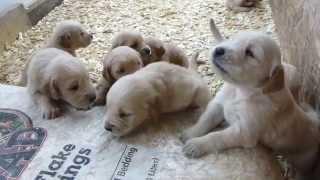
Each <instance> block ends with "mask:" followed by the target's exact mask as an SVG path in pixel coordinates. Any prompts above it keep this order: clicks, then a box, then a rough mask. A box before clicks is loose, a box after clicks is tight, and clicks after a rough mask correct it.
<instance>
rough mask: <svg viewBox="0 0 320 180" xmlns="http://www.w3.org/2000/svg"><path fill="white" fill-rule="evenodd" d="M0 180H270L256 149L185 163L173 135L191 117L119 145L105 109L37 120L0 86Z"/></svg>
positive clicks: (23, 98)
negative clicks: (106, 120) (105, 117)
mask: <svg viewBox="0 0 320 180" xmlns="http://www.w3.org/2000/svg"><path fill="white" fill-rule="evenodd" d="M0 108H1V109H0V138H1V141H0V180H15V179H23V180H53V179H57V180H106V179H113V180H154V179H164V180H167V179H168V180H171V179H187V180H189V179H190V180H197V179H199V180H208V179H213V180H232V179H237V180H239V179H241V180H242V179H243V180H278V179H282V178H281V175H280V174H281V173H280V170H279V166H278V164H277V163H276V162H275V161H274V160H273V158H272V156H270V155H269V153H267V152H265V151H264V150H262V148H256V149H250V150H244V149H235V150H228V151H225V152H222V153H219V154H211V155H208V156H204V157H202V158H200V159H189V158H186V157H185V156H184V155H183V154H182V152H181V149H182V143H181V142H180V141H179V139H178V138H177V137H178V134H179V133H180V132H181V131H182V130H183V129H185V128H186V127H188V126H190V124H191V123H192V122H194V120H195V119H197V116H198V115H196V114H192V113H190V112H184V113H178V114H172V115H164V116H163V117H161V118H162V120H163V121H161V123H159V124H152V125H151V124H147V125H145V126H144V127H141V128H139V130H137V131H136V132H134V133H132V134H130V135H129V136H128V137H126V138H115V137H112V136H111V135H110V133H109V132H107V131H105V130H104V128H103V124H104V122H103V119H102V117H103V114H104V108H105V107H95V108H93V109H91V110H89V111H71V112H69V113H68V114H66V115H65V116H63V117H61V118H58V119H54V120H43V119H41V116H40V115H39V111H38V109H37V108H36V107H35V106H34V104H33V103H32V102H31V101H30V97H29V96H28V95H27V93H26V89H25V88H21V87H15V86H7V85H0Z"/></svg>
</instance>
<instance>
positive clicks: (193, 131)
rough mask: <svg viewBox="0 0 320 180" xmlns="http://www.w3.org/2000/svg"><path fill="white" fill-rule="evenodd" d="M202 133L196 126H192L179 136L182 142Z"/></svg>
mask: <svg viewBox="0 0 320 180" xmlns="http://www.w3.org/2000/svg"><path fill="white" fill-rule="evenodd" d="M199 136H201V134H199V132H198V131H197V129H196V128H194V127H191V128H189V129H187V130H185V131H183V132H182V133H181V135H180V137H179V139H180V140H181V142H183V143H186V142H187V141H188V140H189V139H191V138H195V137H199Z"/></svg>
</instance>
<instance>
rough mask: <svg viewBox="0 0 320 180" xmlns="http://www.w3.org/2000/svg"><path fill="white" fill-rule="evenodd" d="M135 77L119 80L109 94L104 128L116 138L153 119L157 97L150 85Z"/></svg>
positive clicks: (129, 76)
mask: <svg viewBox="0 0 320 180" xmlns="http://www.w3.org/2000/svg"><path fill="white" fill-rule="evenodd" d="M134 76H135V75H128V76H125V77H123V78H121V79H119V81H117V82H116V83H115V84H114V85H113V86H112V87H111V89H110V91H109V92H108V95H107V106H106V109H107V111H106V114H105V116H104V120H105V124H104V127H105V129H106V130H107V131H110V132H111V133H112V134H113V135H114V136H124V135H127V134H128V133H130V132H132V131H133V130H134V129H136V128H137V127H138V126H139V125H141V124H142V123H143V122H144V121H146V120H148V119H150V118H151V117H152V114H151V112H152V109H153V104H154V103H155V102H156V95H155V93H152V91H150V88H151V85H150V84H149V83H147V82H143V81H141V79H138V78H135V77H134ZM151 90H152V89H151Z"/></svg>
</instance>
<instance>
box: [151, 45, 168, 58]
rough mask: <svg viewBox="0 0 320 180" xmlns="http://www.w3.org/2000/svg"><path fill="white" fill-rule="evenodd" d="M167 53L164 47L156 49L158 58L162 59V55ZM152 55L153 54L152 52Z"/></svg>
mask: <svg viewBox="0 0 320 180" xmlns="http://www.w3.org/2000/svg"><path fill="white" fill-rule="evenodd" d="M165 52H166V50H165V49H164V47H163V46H160V47H159V48H156V49H155V54H156V55H157V57H162V55H163V54H164V53H165ZM151 53H152V52H151Z"/></svg>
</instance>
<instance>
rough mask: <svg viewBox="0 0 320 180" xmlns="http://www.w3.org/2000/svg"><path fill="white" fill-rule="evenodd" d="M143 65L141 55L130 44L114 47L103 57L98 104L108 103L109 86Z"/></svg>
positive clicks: (98, 86)
mask: <svg viewBox="0 0 320 180" xmlns="http://www.w3.org/2000/svg"><path fill="white" fill-rule="evenodd" d="M142 67H143V63H142V60H141V58H140V55H139V53H138V52H137V51H135V50H134V49H132V48H130V47H128V46H119V47H117V48H115V49H112V50H111V52H110V53H108V54H107V55H106V56H105V57H104V58H103V71H102V76H103V78H102V79H101V80H100V81H99V83H98V85H97V87H96V89H97V98H96V101H95V104H96V105H104V104H105V103H106V95H107V92H108V90H109V88H110V87H111V86H112V84H113V83H114V82H116V81H117V80H118V79H119V78H121V77H123V76H125V75H128V74H132V73H134V72H136V71H137V70H139V69H141V68H142Z"/></svg>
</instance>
